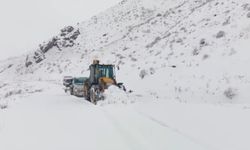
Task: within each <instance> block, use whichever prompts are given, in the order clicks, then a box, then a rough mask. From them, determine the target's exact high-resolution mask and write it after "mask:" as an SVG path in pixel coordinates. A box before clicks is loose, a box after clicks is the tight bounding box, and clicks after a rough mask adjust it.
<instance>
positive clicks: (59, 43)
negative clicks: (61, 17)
mask: <svg viewBox="0 0 250 150" xmlns="http://www.w3.org/2000/svg"><path fill="white" fill-rule="evenodd" d="M79 35H80V31H79V29H75V28H74V27H72V26H67V27H65V28H63V29H61V32H60V34H59V35H58V36H55V37H53V38H52V39H51V40H49V41H48V42H44V43H43V44H40V45H39V48H38V49H37V50H36V51H35V52H34V53H33V54H32V55H28V56H27V57H26V61H25V66H26V67H29V66H30V65H32V64H33V63H40V62H41V61H43V60H44V59H45V58H46V57H45V54H46V53H47V52H48V51H50V50H51V49H52V48H54V47H56V48H57V49H58V50H60V51H61V50H62V49H63V48H67V47H73V46H74V45H75V44H76V42H75V40H76V39H77V38H78V36H79Z"/></svg>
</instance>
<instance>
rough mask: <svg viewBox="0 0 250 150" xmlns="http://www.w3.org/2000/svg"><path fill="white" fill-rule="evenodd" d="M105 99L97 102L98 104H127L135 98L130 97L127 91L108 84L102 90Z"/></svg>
mask: <svg viewBox="0 0 250 150" xmlns="http://www.w3.org/2000/svg"><path fill="white" fill-rule="evenodd" d="M104 97H105V99H104V100H103V101H100V102H98V105H101V106H103V105H107V104H129V103H134V101H135V98H133V97H131V96H130V95H129V94H128V93H126V92H124V91H123V90H121V89H120V88H118V87H116V86H110V87H109V88H108V89H107V90H106V91H105V92H104Z"/></svg>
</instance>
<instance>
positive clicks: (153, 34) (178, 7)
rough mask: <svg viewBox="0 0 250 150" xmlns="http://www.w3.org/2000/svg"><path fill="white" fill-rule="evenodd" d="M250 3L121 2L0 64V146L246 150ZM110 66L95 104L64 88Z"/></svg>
mask: <svg viewBox="0 0 250 150" xmlns="http://www.w3.org/2000/svg"><path fill="white" fill-rule="evenodd" d="M249 42H250V2H249V1H248V0H123V1H121V2H120V3H119V4H117V5H116V6H114V7H112V8H110V9H108V10H107V11H105V12H103V13H101V14H98V15H96V16H94V17H92V18H91V19H89V20H86V21H84V22H82V23H78V24H77V25H75V26H67V27H65V28H64V29H61V30H60V31H59V33H58V35H56V36H54V37H51V39H49V40H47V41H46V42H43V43H41V44H40V45H39V46H38V47H37V49H35V50H31V51H30V52H28V53H26V54H23V56H20V57H15V58H9V59H7V60H4V61H0V149H4V150H20V149H21V150H22V149H25V150H34V149H35V150H39V149H41V150H44V149H46V150H57V149H60V150H64V149H65V150H69V149H74V150H82V149H90V150H117V149H119V150H123V149H124V150H131V149H134V150H167V149H170V150H183V149H187V150H203V149H206V150H236V149H237V150H249V149H250V144H249V140H248V139H249V138H250V133H249V131H250V130H249V126H250V122H249V121H248V120H249V119H248V118H249V114H250V103H249V102H250V101H249V98H250V93H249V92H248V90H249V89H250V71H249V70H248V66H247V65H248V64H250V52H249ZM93 59H99V60H100V62H101V63H105V64H106V63H109V64H115V65H116V69H117V70H116V77H117V81H118V82H123V83H124V84H125V86H126V88H127V89H128V90H131V91H132V92H127V93H125V92H123V91H121V90H120V89H117V88H116V87H111V88H109V89H108V90H106V91H105V93H104V96H105V98H106V99H105V100H104V101H98V103H97V106H96V105H93V104H91V103H89V102H88V101H85V100H84V98H78V97H74V96H70V95H69V94H68V93H65V92H64V90H63V86H62V78H63V76H65V75H72V76H88V75H89V70H88V68H89V65H90V64H91V63H92V60H93Z"/></svg>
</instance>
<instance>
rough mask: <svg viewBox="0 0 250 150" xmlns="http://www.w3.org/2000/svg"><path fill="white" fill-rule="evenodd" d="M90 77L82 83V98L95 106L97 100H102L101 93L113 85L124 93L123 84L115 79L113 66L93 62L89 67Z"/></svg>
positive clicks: (97, 61)
mask: <svg viewBox="0 0 250 150" xmlns="http://www.w3.org/2000/svg"><path fill="white" fill-rule="evenodd" d="M89 70H90V76H89V78H88V80H86V82H85V83H84V92H83V93H84V96H85V98H86V99H87V100H89V101H90V102H92V103H93V104H96V103H97V101H98V100H101V99H104V96H103V92H104V91H105V89H107V88H108V87H109V86H110V85H115V86H117V87H119V88H121V89H123V90H124V91H126V89H125V87H124V86H123V83H117V82H116V79H115V66H114V65H107V64H99V60H94V61H93V64H91V65H90V66H89Z"/></svg>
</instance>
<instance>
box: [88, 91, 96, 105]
mask: <svg viewBox="0 0 250 150" xmlns="http://www.w3.org/2000/svg"><path fill="white" fill-rule="evenodd" d="M89 97H90V102H91V103H93V104H95V105H96V101H97V94H96V91H95V88H94V87H92V88H91V89H90V96H89Z"/></svg>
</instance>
